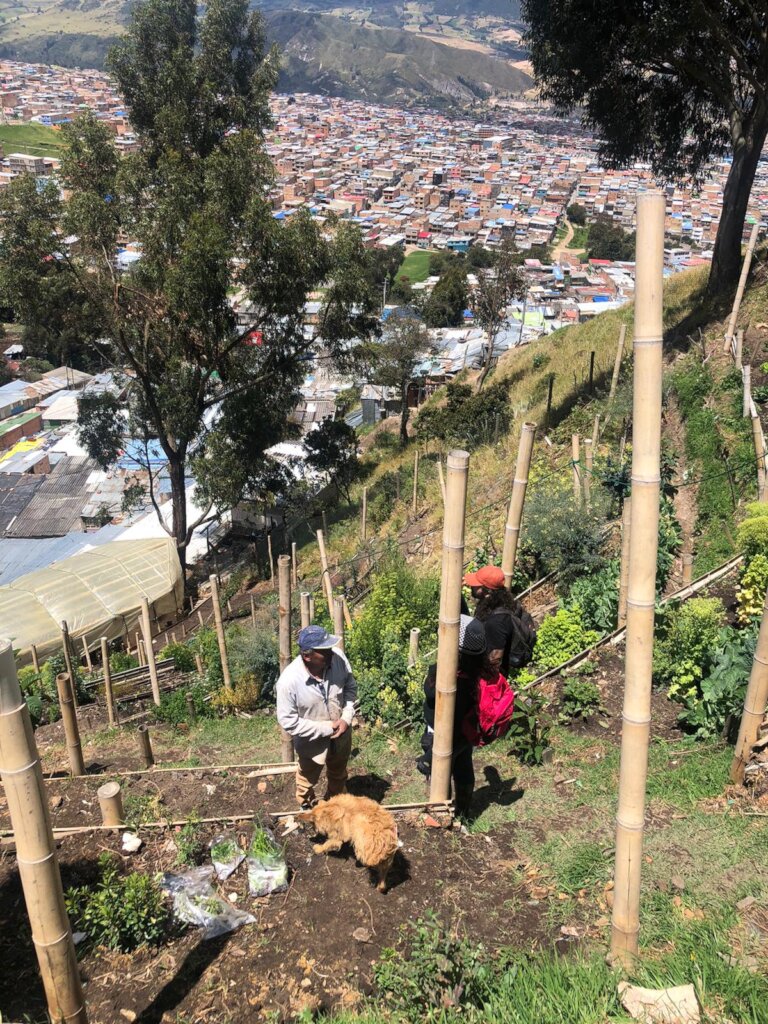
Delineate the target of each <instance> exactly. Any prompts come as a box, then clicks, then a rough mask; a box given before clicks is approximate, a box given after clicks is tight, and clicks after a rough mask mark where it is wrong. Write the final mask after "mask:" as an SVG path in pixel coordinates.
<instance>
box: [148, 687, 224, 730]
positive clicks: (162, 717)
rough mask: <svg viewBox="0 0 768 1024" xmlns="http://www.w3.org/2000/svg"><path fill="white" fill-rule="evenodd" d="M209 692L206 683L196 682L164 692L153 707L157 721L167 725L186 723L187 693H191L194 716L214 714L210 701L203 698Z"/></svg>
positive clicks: (187, 709)
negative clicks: (157, 703)
mask: <svg viewBox="0 0 768 1024" xmlns="http://www.w3.org/2000/svg"><path fill="white" fill-rule="evenodd" d="M209 692H210V689H209V686H208V685H206V684H205V683H202V682H198V683H194V684H193V685H192V686H183V687H179V689H177V690H171V692H170V693H164V694H163V695H162V696H161V697H160V703H159V705H158V706H157V707H156V708H155V709H154V716H155V718H156V719H157V721H158V722H167V723H168V725H180V724H181V723H182V722H187V723H188V722H189V721H190V715H189V706H188V704H187V694H191V695H192V706H193V708H194V717H195V718H210V717H211V716H212V715H213V714H214V708H213V704H212V702H211V701H206V700H205V698H206V696H207V695H208V694H209Z"/></svg>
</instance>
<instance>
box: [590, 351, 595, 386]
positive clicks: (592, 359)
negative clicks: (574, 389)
mask: <svg viewBox="0 0 768 1024" xmlns="http://www.w3.org/2000/svg"><path fill="white" fill-rule="evenodd" d="M594 390H595V351H594V349H593V350H592V351H591V352H590V353H589V393H590V395H591V394H593V393H594Z"/></svg>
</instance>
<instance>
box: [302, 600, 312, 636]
mask: <svg viewBox="0 0 768 1024" xmlns="http://www.w3.org/2000/svg"><path fill="white" fill-rule="evenodd" d="M311 622H312V619H311V618H310V617H309V594H308V593H307V591H306V590H304V591H302V594H301V628H302V629H304V628H306V627H307V626H308V625H310V623H311Z"/></svg>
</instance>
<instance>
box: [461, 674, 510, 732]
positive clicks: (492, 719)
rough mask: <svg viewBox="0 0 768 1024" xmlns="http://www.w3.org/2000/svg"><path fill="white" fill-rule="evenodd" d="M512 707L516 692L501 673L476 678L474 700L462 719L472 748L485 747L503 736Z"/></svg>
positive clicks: (508, 723)
mask: <svg viewBox="0 0 768 1024" xmlns="http://www.w3.org/2000/svg"><path fill="white" fill-rule="evenodd" d="M514 709H515V695H514V693H513V692H512V687H511V686H510V685H509V683H508V682H507V678H506V676H503V675H502V674H501V673H500V672H497V673H496V675H494V676H491V677H489V678H487V679H486V678H485V677H484V676H480V678H479V679H478V680H477V703H476V705H475V707H474V708H472V709H471V710H470V711H468V712H467V714H466V715H465V716H464V721H463V722H462V728H463V731H464V735H465V736H466V738H467V739H468V740H469V742H470V743H471V744H472V746H473V747H484V746H485V745H486V744H488V743H493V741H494V740H497V739H499V738H500V737H502V736H505V735H506V733H507V731H508V729H509V726H510V723H511V721H512V712H513V711H514Z"/></svg>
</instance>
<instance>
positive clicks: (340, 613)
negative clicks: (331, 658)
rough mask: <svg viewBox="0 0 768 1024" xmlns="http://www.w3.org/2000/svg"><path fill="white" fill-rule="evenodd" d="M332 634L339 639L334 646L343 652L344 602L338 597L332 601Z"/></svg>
mask: <svg viewBox="0 0 768 1024" xmlns="http://www.w3.org/2000/svg"><path fill="white" fill-rule="evenodd" d="M333 632H334V633H335V634H336V636H337V637H338V638H339V642H338V644H337V645H336V646H337V648H338V649H339V650H340V651H342V652H343V651H344V602H343V601H342V599H341V598H340V597H334V599H333Z"/></svg>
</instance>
